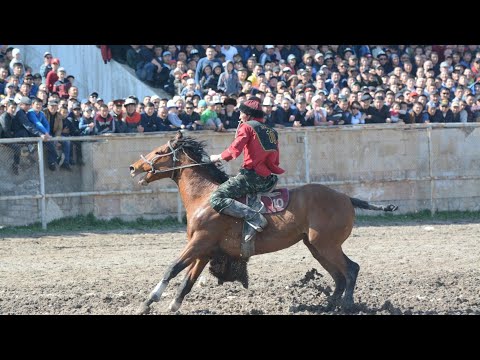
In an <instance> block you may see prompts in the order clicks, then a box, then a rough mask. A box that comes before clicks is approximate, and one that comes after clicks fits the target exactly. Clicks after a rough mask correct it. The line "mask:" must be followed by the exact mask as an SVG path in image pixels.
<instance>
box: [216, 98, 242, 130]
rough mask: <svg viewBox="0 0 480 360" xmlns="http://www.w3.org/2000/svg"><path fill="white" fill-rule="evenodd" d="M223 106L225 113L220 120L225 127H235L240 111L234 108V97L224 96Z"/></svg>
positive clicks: (235, 103)
mask: <svg viewBox="0 0 480 360" xmlns="http://www.w3.org/2000/svg"><path fill="white" fill-rule="evenodd" d="M223 104H224V106H225V113H224V114H222V116H221V117H220V120H221V121H222V123H223V126H224V128H225V129H236V128H237V127H238V124H239V122H240V112H239V111H237V110H236V109H235V108H236V106H237V101H236V100H235V99H234V98H226V99H225V100H224V102H223Z"/></svg>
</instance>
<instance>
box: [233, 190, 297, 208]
mask: <svg viewBox="0 0 480 360" xmlns="http://www.w3.org/2000/svg"><path fill="white" fill-rule="evenodd" d="M237 200H238V201H240V202H241V203H243V204H245V205H248V206H250V207H251V208H252V209H254V210H255V211H257V212H259V213H262V214H274V213H277V212H279V211H283V210H285V208H286V207H287V205H288V201H289V200H290V195H289V192H288V189H286V188H282V189H274V190H272V191H271V192H268V193H258V194H253V195H252V194H247V196H242V197H240V198H238V199H237Z"/></svg>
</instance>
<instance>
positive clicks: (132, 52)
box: [127, 45, 142, 70]
mask: <svg viewBox="0 0 480 360" xmlns="http://www.w3.org/2000/svg"><path fill="white" fill-rule="evenodd" d="M139 52H140V45H130V48H129V49H128V50H127V64H128V66H130V67H131V68H132V69H133V70H137V64H138V63H139V62H140V61H142V57H141V55H140V54H139Z"/></svg>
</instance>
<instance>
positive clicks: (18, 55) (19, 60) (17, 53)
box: [9, 48, 25, 74]
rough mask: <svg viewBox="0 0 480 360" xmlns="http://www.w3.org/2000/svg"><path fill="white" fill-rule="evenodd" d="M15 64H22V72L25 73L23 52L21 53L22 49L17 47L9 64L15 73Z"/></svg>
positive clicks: (11, 70) (11, 71)
mask: <svg viewBox="0 0 480 360" xmlns="http://www.w3.org/2000/svg"><path fill="white" fill-rule="evenodd" d="M15 64H17V65H19V66H21V68H22V72H23V73H24V72H25V66H24V65H23V61H22V54H21V53H20V49H18V48H15V49H13V50H12V60H10V65H9V68H10V73H11V74H13V66H14V65H15Z"/></svg>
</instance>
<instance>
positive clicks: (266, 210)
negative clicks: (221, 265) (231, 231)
mask: <svg viewBox="0 0 480 360" xmlns="http://www.w3.org/2000/svg"><path fill="white" fill-rule="evenodd" d="M236 200H237V201H240V202H241V203H243V204H245V205H248V206H250V207H251V208H252V209H253V210H255V211H257V212H259V213H261V214H274V213H277V212H280V211H283V210H285V208H286V207H287V205H288V201H289V200H290V195H289V192H288V189H286V188H282V189H275V190H272V191H271V192H268V193H257V194H247V195H246V196H242V197H240V198H237V199H236ZM249 226H250V225H249V224H248V222H246V221H244V222H243V228H242V243H241V244H240V256H241V257H242V258H243V259H244V260H247V259H248V258H249V257H250V256H252V255H253V254H254V253H255V237H253V238H252V239H251V240H250V241H246V240H245V237H246V231H247V229H248V227H249Z"/></svg>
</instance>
